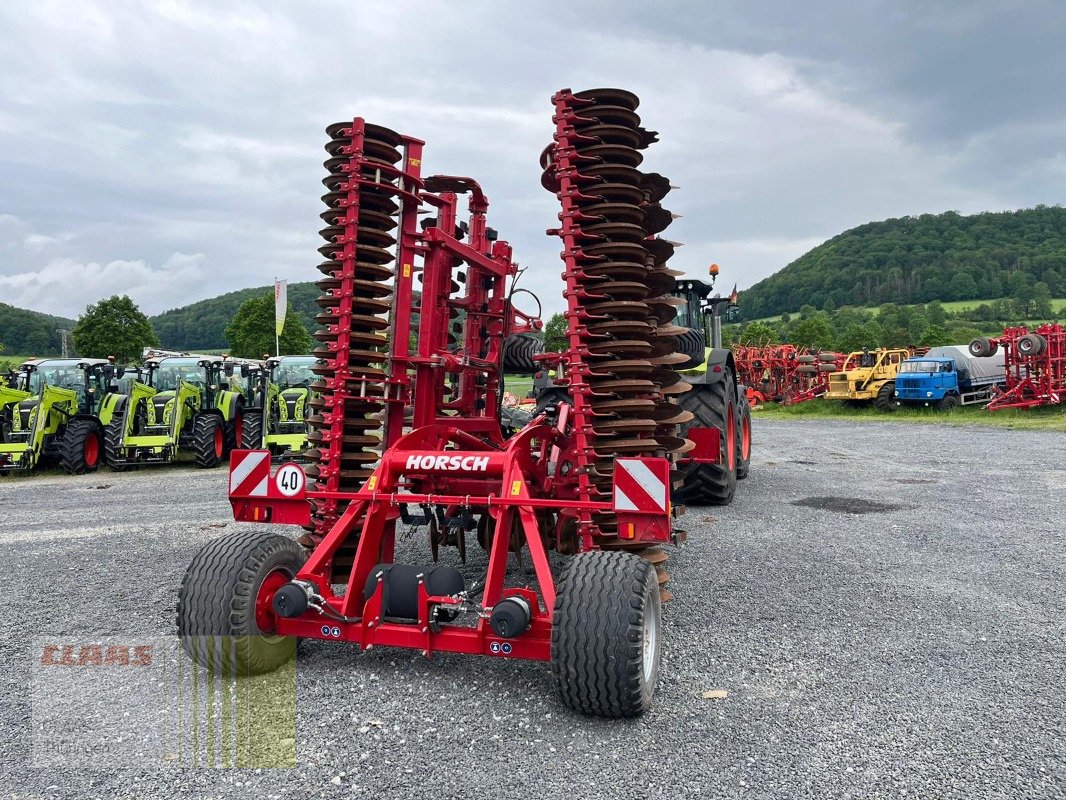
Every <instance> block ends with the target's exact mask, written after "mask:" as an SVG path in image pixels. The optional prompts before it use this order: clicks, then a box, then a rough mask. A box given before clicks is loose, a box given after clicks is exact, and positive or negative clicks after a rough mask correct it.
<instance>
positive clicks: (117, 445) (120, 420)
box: [104, 412, 133, 472]
mask: <svg viewBox="0 0 1066 800" xmlns="http://www.w3.org/2000/svg"><path fill="white" fill-rule="evenodd" d="M125 425H126V415H125V414H121V413H118V412H116V413H115V415H114V416H113V417H111V421H110V422H109V423H107V427H106V428H104V458H105V460H106V461H107V466H108V468H109V469H112V470H114V471H115V472H128V471H129V470H130V469H132V467H133V465H132V464H129V463H126V460H125V459H126V456H125V453H124V451H123V449H122V432H123V428H124V427H125Z"/></svg>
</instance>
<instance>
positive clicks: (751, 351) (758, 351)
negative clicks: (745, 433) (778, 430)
mask: <svg viewBox="0 0 1066 800" xmlns="http://www.w3.org/2000/svg"><path fill="white" fill-rule="evenodd" d="M733 356H734V358H735V359H736V364H737V372H738V374H739V376H740V380H741V381H742V382H743V383H744V384H745V385H746V386H747V387H748V400H749V402H751V404H752V405H758V404H760V403H780V404H782V405H795V404H796V403H803V402H806V401H808V400H814V399H815V398H817V397H821V396H822V395H824V394H825V393H826V392H827V391H828V390H829V375H830V374H831V373H833V372H836V371H839V370H840V369H841V368H842V367H843V365H844V359H845V356H844V354H842V353H832V352H823V351H819V350H814V351H812V350H806V349H802V348H797V347H795V346H793V345H790V344H771V345H765V346H754V345H742V344H738V345H734V346H733Z"/></svg>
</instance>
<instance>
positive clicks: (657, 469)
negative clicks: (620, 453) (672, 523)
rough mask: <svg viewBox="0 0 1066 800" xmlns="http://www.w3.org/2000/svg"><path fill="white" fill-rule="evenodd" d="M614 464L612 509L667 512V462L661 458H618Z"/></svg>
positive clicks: (655, 512) (654, 512)
mask: <svg viewBox="0 0 1066 800" xmlns="http://www.w3.org/2000/svg"><path fill="white" fill-rule="evenodd" d="M614 465H615V466H614V507H615V510H616V511H636V512H639V513H644V514H666V513H668V512H669V510H670V505H669V503H670V493H669V490H668V487H669V485H670V462H668V461H667V460H666V459H665V458H619V459H615V462H614Z"/></svg>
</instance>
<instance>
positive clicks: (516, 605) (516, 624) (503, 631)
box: [489, 595, 533, 639]
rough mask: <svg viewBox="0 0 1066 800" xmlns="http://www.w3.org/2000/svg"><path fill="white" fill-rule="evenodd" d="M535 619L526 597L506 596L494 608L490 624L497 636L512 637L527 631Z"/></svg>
mask: <svg viewBox="0 0 1066 800" xmlns="http://www.w3.org/2000/svg"><path fill="white" fill-rule="evenodd" d="M532 619H533V611H532V609H531V608H530V607H529V602H528V601H527V600H526V599H525V598H524V597H518V596H517V595H516V596H513V597H505V598H504V599H503V600H501V601H500V602H498V603H497V604H496V605H495V607H494V608H493V609H492V616H490V617H489V624H490V625H491V626H492V629H493V630H494V631H496V635H497V636H502V637H504V638H505V639H511V638H513V637H515V636H518V635H519V634H522V633H525V630H526V628H528V627H529V623H530V621H531V620H532Z"/></svg>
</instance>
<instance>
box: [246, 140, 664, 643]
mask: <svg viewBox="0 0 1066 800" xmlns="http://www.w3.org/2000/svg"><path fill="white" fill-rule="evenodd" d="M363 125H364V123H363V120H361V119H356V120H355V121H354V123H353V128H352V131H353V147H352V153H351V155H352V163H351V167H350V172H351V175H352V176H353V177H352V179H351V180H350V182H348V183H347V184H345V189H346V191H348V192H349V200H348V204H349V207H350V208H353V210H352V211H350V212H349V214H348V215H347V216H346V217H345V220H344V224H345V228H346V230H345V236H344V242H345V244H344V249H343V253H342V254H343V257H344V259H355V258H356V253H355V250H356V245H355V242H356V235H355V234H356V231H355V225H356V222H355V220H356V219H357V216H358V184H359V182H360V181H361V180H362V177H361V172H360V167H361V166H362V157H361V142H362V131H363ZM404 142H405V146H406V153H405V158H404V165H405V166H404V168H403V169H402V170H392V169H391V168H387V167H384V166H380V165H378V164H377V163H375V164H374V168H379V169H381V170H382V173H383V174H387V175H389V176H390V177H394V178H395V179H396V181H397V186H396V187H395V193H396V194H397V195H398V196H399V197H400V198H401V200H402V207H401V211H400V215H401V219H400V231H401V236H400V239H399V242H398V245H397V247H398V251H397V264H398V265H399V269H398V275H397V282H396V289H395V295H394V296H395V298H396V302H395V306H394V308H393V315H392V316H393V323H392V336H391V344H390V349H391V354H390V361H389V365H388V369H387V378H386V381H385V383H386V388H387V391H386V401H387V416H386V419H387V422H386V426H385V436H384V447H383V455H382V458H381V460H380V461H379V462H378V465H377V466H376V468H375V469H374V472H373V474H372V475H371V476H370V477H369V478H368V479H367V481H366V482H365V483H364V484H363V486H362V488H361V489H360V490H359V491H358V492H339V491H337V489H336V486H337V483H336V480H335V479H334V476H335V475H336V470H337V467H338V466H339V464H340V456H341V444H342V442H341V432H342V430H343V419H341V418H340V414H338V415H337V418H334V419H331V420H329V422H330V425H331V427H330V428H329V429H328V433H329V438H328V439H327V441H328V444H329V448H330V450H329V453H330V457H329V460H328V461H325V462H323V468H324V469H323V471H322V474H323V475H324V476H325V481H324V482H320V483H319V484H318V486H317V487H316V489H314V490H309V491H304V492H301V493H300V494H298V495H296V496H294V497H287V496H284V495H282V494H281V493H280V491H279V490H278V489H277V488H276V487H275V486H274V483H273V482H271V483H270V493H269V495H268V496H254V497H253V496H251V495H250V494H249V493H248V492H247V491H244V490H242V489H238V490H236V491H231V494H230V500H231V503H232V505H233V510H234V516H235V518H236V519H239V520H247V521H260V522H263V521H273V522H279V523H289V524H306V523H307V521H308V520H309V519H310V504H309V502H308V501H309V500H312V501H314V502H315V503H316V504H317V507H318V508H320V509H321V508H323V507H325V508H327V509H334V510H335V509H336V508H337V506H338V501H342V500H343V501H348V503H349V504H348V506H347V508H346V509H345V510H344V513H343V514H341V515H340V516H339V518H337V519H336V520H335V521H332V522H330V524H329V525H328V530H327V531H325V535H324V538H323V539H322V541H321V542H319V544H318V545H317V546H316V547H315V549H314V551H313V552H312V553H311V555H310V558H309V560H308V561H307V563H306V564H305V565H304V567H303V568H302V569H301V570H300V572H299V574H298V575H297V576H296V580H299V581H306V582H307V583H309V584H312V585H313V586H314V587H315V588H316V592H317V594H318V595H319V596H320V597H321V598H322V605H321V608H313V609H311V610H308V611H306V612H304V613H303V614H302V615H300V616H298V617H294V618H282V617H275V616H274V615H273V614H272V612H271V610H270V603H271V601H272V598H273V592H274V591H276V589H277V588H278V585H279V584H278V583H277V582H276V581H267V582H266V583H265V584H264V588H263V589H262V590H261V591H260V595H259V597H258V598H257V608H258V610H259V611H260V612H262V613H261V614H260V615H257V619H260V620H262V623H261V627H262V625H267V626H268V627H270V626H271V625H272V631H267V632H276V633H279V634H283V635H291V636H300V637H306V638H319V639H334V640H344V641H351V642H356V643H358V644H360V646H361V647H363V648H364V649H365V648H368V647H371V646H373V645H375V644H383V645H394V646H400V647H410V648H415V649H419V650H421V651H422V652H423V653H424V654H426V655H429V654H430V653H432V652H433V651H437V650H448V651H453V652H463V653H480V654H485V655H494V656H509V657H513V658H527V659H537V660H547V659H549V658H550V650H551V648H550V633H551V614H552V609H553V606H554V602H555V584H554V579H553V577H552V574H551V570H550V568H549V564H548V556H547V549H548V543H549V542H551V541H552V540H553V537H552V534H551V533H546V532H545V531H544V530H543V528H542V525H541V520H540V518H539V516H538V512H541V513H546V512H548V511H552V512H555V513H557V514H558V515H559V519H560V522H559V525H557V526H556V531H555V538H554V542H555V544H556V546H558V542H559V538H558V536H559V529H560V527H561V525H562V524H564V521H565V520H566V519H568V518H569V519H573V518H577V519H579V520H580V521H581V522H582V524H583V525H584V526H585V530H583V531H582V532H581V535H580V536H579V546H578V549H579V550H581V551H583V550H590V549H595V547H596V546H597V543H596V541H595V540H594V539H593V537H592V535H591V533H592V532H591V531H589V530H588V528H589V527H590V520H591V515H592V513H594V512H604V511H614V512H615V513H616V514H617V516H618V522H619V530H620V531H622V530H625V531H628V537H629V538H636V539H639V540H646V541H649V542H653V543H654V542H665V541H671V540H672V539H673V533H672V531H671V524H670V511H669V508H666V509H645V510H641V511H633V510H628V511H619V510H617V509H615V508H614V505H613V502H612V500H611V498H609V497H608V498H602V497H594V496H593V493H594V491H595V490H594V488H593V487H592V486H591V484H590V483H589V482H588V477H587V475H585V474H584V472H583V471H582V472H580V473H579V477H578V480H577V481H574V480H573V479H572V478H563V477H561V476H560V477H559V478H558V479H557V478H556V476H555V475H554V474H553V471H552V469H551V467H552V466H554V465H556V464H559V463H561V460H562V459H564V458H566V457H567V456H568V455H569V457H571V458H576V459H577V461H578V463H580V464H582V465H588V464H589V463H590V460H589V457H590V454H591V448H590V447H589V446H588V443H587V440H586V432H587V426H586V425H585V424H584V423H583V419H584V414H585V408H584V405H583V403H584V399H583V394H582V392H581V390H580V389H581V385H580V383H578V384H575V383H573V382H572V383H571V390H572V393H573V397H574V405H573V407H572V408H570V407H569V406H567V405H565V404H563V405H562V406H561V408H560V412H559V414H558V422H557V423H556V425H555V426H554V427H553V426H552V425H549V424H547V423H546V422H545V417H543V416H541V417H538V418H537V419H535V420H533V422H531V423H530V424H529V425H527V426H526V427H525V428H524V429H523V430H522V431H520V432H519V433H518V434H516V435H515V436H513V437H511V438H510V439H508V440H506V441H504V439H503V435H502V432H501V429H500V424H499V416H498V402H499V393H500V389H501V381H500V373H499V368H498V365H499V364H500V360H501V348H502V343H503V340H504V338H505V337H506V336H507V335H508V334H510V333H512V332H513V331H514V330H515V329H518V330H528V329H531V328H536V327H539V325H538V324H537V322H534V321H532V320H530V319H529V318H528V317H526V316H525V315H521V314H515V312H514V310H513V309H512V308H511V306H510V303H509V298H508V295H507V290H506V285H507V280H508V278H511V277H513V276H514V275H515V274H516V272H517V267H516V266H515V264H514V263H513V262H512V260H511V248H510V246H509V245H508V244H507V243H506V242H503V241H496V242H492V243H491V244H490V241H489V238H488V235H487V226H486V223H485V214H486V211H487V209H488V200H487V199H486V198H485V196H484V194H483V193H482V191H481V189H480V187H479V186H478V185H477V183H476V182H475V181H473V180H471V179H469V178H457V177H451V176H437V177H433V178H429V179H427V180H425V181H422V179H421V176H420V172H419V167H420V165H421V153H422V149H421V148H422V142H421V141H420V140H417V139H413V138H411V137H404ZM563 144H564V146H565V140H564V142H563ZM563 181H564V186H567V187H569V186H570V184H569V183H566V181H567V178H566V177H564V178H563ZM432 190H438V192H439V193H436V194H434V193H432ZM457 193H469V194H470V222H469V236H468V238H467V241H465V242H464V241H460V240H459V239H457V238H456V236H455V235H454V233H453V232H455V231H456V217H457V213H456V208H457ZM421 205H430V206H433V207H435V208H436V209H437V211H438V217H437V220H436V222H435V224H434V225H432V226H430V227H428V228H427V229H426V230H425V231H424V232H421V233H419V232H418V231H417V226H416V221H417V214H418V210H419V207H420V206H421ZM565 208H566V204H565V203H564V209H565ZM570 213H576V212H570ZM568 219H569V217H568V216H567V215H566V214H564V228H565V227H567V225H568V224H569V223H568V221H567V220H568ZM564 241H566V247H567V251H568V252H569V251H571V250H572V249H573V248H574V247H575V246H576V245H575V243H574V241H573V236H572V235H571V236H570V238H569V239H565V238H564ZM416 258H420V259H421V261H422V269H421V272H422V276H423V282H422V302H421V306H420V309H419V328H418V346H417V352H416V353H415V354H414V355H410V354H409V353H408V349H409V336H410V333H411V326H410V316H411V312H412V297H413V290H412V287H411V280H412V278H413V276H414V274H416V273H417V272H418V268H417V266H416V263H415V259H416ZM570 258H572V255H571V256H570ZM463 264H465V265H466V268H467V272H466V279H465V284H466V290H465V294H464V295H463V296H462V297H460V298H452V296H451V295H452V290H451V287H452V281H453V278H454V277H456V276H455V272H456V269H457V267H459V266H460V265H463ZM567 264H568V270H567V271H568V274H569V273H571V272H572V268H573V262H572V261H568V262H567ZM346 291H347V294H346ZM575 291H576V286H575V283H574V280H573V277H572V275H571V276H570V277H569V278H568V281H567V299H568V303H569V306H568V307H569V312H568V313H569V314H570V315H571V317H572V318H576V317H575V315H576V311H575V309H576V305H575V304H574V302H573V293H574V292H575ZM350 292H351V286H350V285H342V286H341V288H340V289H339V290H337V294H339V295H340V300H341V308H342V310H344V309H347V310H348V311H349V312H350V308H351V300H350V296H351V295H350ZM455 309H462V310H464V311H465V312H466V326H465V329H464V335H463V338H462V341H461V343H460V347H459V348H458V349H457V350H455V351H450V350H449V349H448V324H449V321H450V319H451V316H452V311H453V310H455ZM571 327H572V329H573V325H572V326H571ZM571 343H572V347H571V350H572V351H574V352H573V357H572V358H571V359H570V360H569V362H568V363H567V364H566V367H567V371H568V373H569V374H570V376H571V380H572V381H573V379H574V378H575V377H576V378H577V379H578V380H579V381H580V380H581V379H582V377H583V376H584V375H585V374H586V371H587V368H586V367H585V366H584V363H583V361H582V358H581V352H580V348H579V347H577V346H576V345H577V344H578V343H579V339H578V338H577V337H576V335H573V334H572V337H571ZM346 346H347V337H346V336H345V333H344V329H343V326H342V329H341V330H340V331H339V337H338V345H337V347H338V349H340V348H342V347H346ZM341 370H344V372H343V373H342V372H341ZM448 375H458V380H457V391H456V393H455V394H454V395H453V396H452V397H451V398H450V399H446V397H445V392H446V380H447V376H448ZM353 377H355V378H358V377H360V376H353V375H351V374H350V370H349V369H348V368H347V360H346V359H338V375H337V377H336V378H335V379H334V380H333V381H332V382H331V384H330V385H329V387H328V390H329V391H331V392H333V396H334V398H335V399H336V400H338V401H343V400H344V399H346V398H347V397H350V396H351V395H350V394H348V393H347V390H346V386H348V385H349V383H350V382H351V379H352V378H353ZM363 377H364V378H366V376H363ZM377 380H380V379H377ZM408 404H410V405H413V420H412V430H411V431H410V432H408V433H403V425H404V413H405V412H404V409H405V406H407V405H408ZM343 407H344V406H343V402H340V403H338V404H337V405H335V406H334V408H340V409H343ZM341 413H343V411H342V412H341ZM258 452H259V451H244V450H236V451H234V453H233V456H232V458H231V469H232V468H233V467H234V466H235V465H237V464H239V463H240V461H241V459H243V458H245V457H246V456H248V455H249V454H250V453H251V454H258ZM644 460H645V461H647V462H649V463H650V462H662V461H663V460H662V459H644ZM457 465H462V466H461V467H460V468H457ZM653 466H655V467H656V468H660V469H661V466H662V465H661V464H659V463H655V464H654V465H653ZM331 481H332V482H331ZM404 505H431V506H437V507H444V508H446V509H448V510H450V511H453V512H454V511H457V510H462V509H467V510H473V511H474V512H475V513H487V514H489V515H490V516H491V518H492V520H493V522H494V524H495V530H496V531H500V532H507V533H512V534H513V533H514V532H520V535H521V538H522V540H523V541H524V543H525V545H526V546H527V547H528V549H529V553H530V555H531V558H532V561H533V566H534V571H535V574H536V577H537V584H538V589H539V597H538V593H537V592H536V591H533V590H532V589H530V588H529V587H510V588H507V587H505V586H504V575H505V573H506V565H507V558H508V553H509V552H510V548H511V546H512V541H511V540H512V536H511V535H497V536H493V538H492V543H491V546H490V552H489V557H488V562H489V563H488V569H487V574H486V579H485V585H484V591H483V593H482V600H481V602H480V604H479V606H478V607H479V608H480V609H481V613H480V614H479V616H478V621H477V624H476V625H475V626H474V627H468V626H467V627H464V626H459V625H445V624H438V623H437V622H436V620H435V618H434V614H433V609H434V607H438V606H444V607H452V608H456V607H459V606H460V605H461V604H463V603H464V599H463V598H460V597H458V596H456V597H432V596H429V595H428V594H427V593H426V590H425V586H424V584H422V583H421V582H420V583H419V603H418V608H419V619H418V621H417V622H413V623H398V622H392V621H387V620H385V619H384V617H383V615H382V591H383V583H382V581H381V579H380V578H379V579H378V584H377V588H376V591H375V592H374V594H373V595H372V596H371V597H370V598H369V599H368V600H367V601H366V602H365V603H364V600H363V587H364V585H365V584H366V581H367V578H368V577H369V575H370V574H371V570H372V569H373V567H374V566H375V565H376V564H378V563H381V562H392V560H393V551H394V539H395V524H396V520H397V519H398V518H399V516H400V513H401V506H404ZM354 532H357V535H358V545H357V548H356V553H355V558H354V561H353V563H352V565H351V568H350V570H349V572H348V576H347V578H348V581H347V590H346V591H344V592H343V593H341V594H336V593H335V592H334V590H333V585H332V582H333V580H334V579H335V578H336V576H335V575H334V573H333V560H334V555H335V554H336V553H337V551H338V549H339V548H340V547H341V546H342V545H343V544H344V543H345V542H346V541H350V540H351V538H352V534H353V533H354ZM510 595H519V596H522V597H523V598H525V599H526V600H527V601H528V602H529V605H530V607H531V609H533V618H532V624H531V625H530V627H529V629H528V630H527V631H526V633H524V634H522V635H520V636H518V637H515V638H510V639H503V638H501V637H499V636H496V635H495V634H494V632H493V631H492V628H491V627H490V626H489V624H488V614H487V613H485V611H486V610H487V609H490V608H491V607H492V606H494V605H495V604H496V603H498V602H499V601H500V600H501V599H503V598H504V597H507V596H510Z"/></svg>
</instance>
